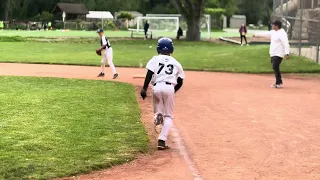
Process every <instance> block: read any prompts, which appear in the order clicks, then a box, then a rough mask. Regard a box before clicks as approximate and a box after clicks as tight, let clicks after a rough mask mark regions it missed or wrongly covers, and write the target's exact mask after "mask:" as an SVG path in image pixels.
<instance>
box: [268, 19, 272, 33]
mask: <svg viewBox="0 0 320 180" xmlns="http://www.w3.org/2000/svg"><path fill="white" fill-rule="evenodd" d="M271 29H272V26H271V22H270V21H269V23H268V31H271Z"/></svg>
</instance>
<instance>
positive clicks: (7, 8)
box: [4, 0, 10, 21]
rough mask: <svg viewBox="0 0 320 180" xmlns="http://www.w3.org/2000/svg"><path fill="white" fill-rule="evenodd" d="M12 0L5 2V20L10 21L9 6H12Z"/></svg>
mask: <svg viewBox="0 0 320 180" xmlns="http://www.w3.org/2000/svg"><path fill="white" fill-rule="evenodd" d="M9 3H10V0H7V1H6V2H5V3H4V20H5V21H8V17H9V8H10V5H9Z"/></svg>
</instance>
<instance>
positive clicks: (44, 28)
mask: <svg viewBox="0 0 320 180" xmlns="http://www.w3.org/2000/svg"><path fill="white" fill-rule="evenodd" d="M47 28H48V25H47V23H46V22H45V23H44V24H43V30H45V31H46V30H47Z"/></svg>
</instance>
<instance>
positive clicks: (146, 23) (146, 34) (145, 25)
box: [144, 21, 149, 39]
mask: <svg viewBox="0 0 320 180" xmlns="http://www.w3.org/2000/svg"><path fill="white" fill-rule="evenodd" d="M148 29H149V23H148V21H146V22H145V23H144V35H145V37H146V39H148Z"/></svg>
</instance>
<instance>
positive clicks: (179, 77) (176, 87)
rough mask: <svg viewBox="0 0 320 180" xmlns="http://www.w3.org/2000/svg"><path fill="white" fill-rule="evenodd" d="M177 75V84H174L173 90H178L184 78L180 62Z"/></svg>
mask: <svg viewBox="0 0 320 180" xmlns="http://www.w3.org/2000/svg"><path fill="white" fill-rule="evenodd" d="M177 75H178V79H177V85H175V87H174V92H177V91H179V89H180V88H181V87H182V85H183V80H184V79H185V74H184V71H183V68H182V66H181V64H179V66H178V74H177Z"/></svg>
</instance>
